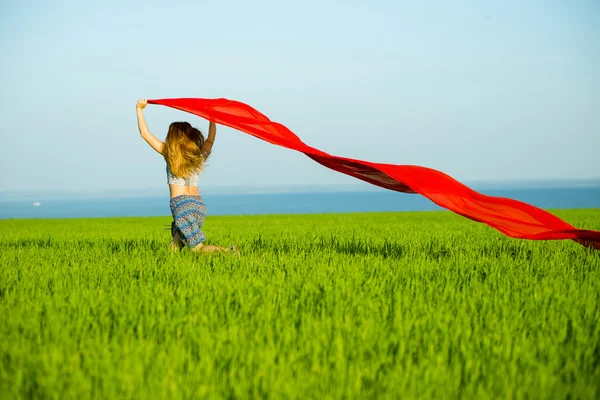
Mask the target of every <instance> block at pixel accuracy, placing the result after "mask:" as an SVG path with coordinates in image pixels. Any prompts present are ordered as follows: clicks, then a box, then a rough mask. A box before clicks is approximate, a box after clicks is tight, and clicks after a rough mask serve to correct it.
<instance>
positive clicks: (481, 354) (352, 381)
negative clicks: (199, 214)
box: [0, 210, 600, 399]
mask: <svg viewBox="0 0 600 400" xmlns="http://www.w3.org/2000/svg"><path fill="white" fill-rule="evenodd" d="M556 214H558V215H559V216H561V217H563V218H565V219H566V220H567V221H569V222H571V223H573V224H574V225H576V226H578V227H582V228H588V229H597V230H600V212H599V210H573V211H560V212H556ZM169 222H170V220H169V218H166V217H165V218H119V219H87V220H28V221H10V220H8V221H0V397H2V398H53V399H66V398H106V399H129V398H131V399H141V398H152V399H179V398H203V397H210V398H213V397H214V398H275V399H281V398H321V397H322V398H423V399H430V398H431V399H434V398H435V399H439V398H450V399H452V398H477V399H485V398H531V399H537V398H559V399H561V398H569V399H593V398H600V324H599V321H600V308H599V306H600V252H597V251H593V250H590V249H587V248H585V247H583V246H581V245H578V244H576V243H574V242H572V241H553V242H552V241H548V242H534V241H525V240H516V239H510V238H506V237H504V236H502V235H501V234H499V233H498V232H496V231H494V230H492V229H491V228H488V227H487V226H485V225H482V224H477V223H474V222H472V221H469V220H466V219H464V218H461V217H458V216H455V215H452V214H450V213H447V212H423V213H378V214H346V215H308V216H302V215H297V216H255V217H209V218H208V219H207V221H206V224H205V231H206V233H207V236H208V238H209V243H210V244H218V245H225V246H229V245H230V244H233V243H236V244H238V245H239V246H240V247H241V249H242V256H241V257H240V258H236V257H235V256H226V255H197V254H193V253H191V252H189V251H184V252H182V253H179V254H173V253H171V252H169V251H168V249H167V243H168V241H169V239H170V234H169V232H168V231H163V230H162V226H163V225H164V224H167V223H169Z"/></svg>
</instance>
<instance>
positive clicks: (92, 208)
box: [0, 186, 600, 219]
mask: <svg viewBox="0 0 600 400" xmlns="http://www.w3.org/2000/svg"><path fill="white" fill-rule="evenodd" d="M477 190H478V191H480V192H481V193H484V194H487V195H492V196H500V197H509V198H512V199H516V200H521V201H524V202H526V203H529V204H532V205H534V206H537V207H540V208H544V209H564V208H600V186H592V187H550V188H541V187H538V188H491V189H487V190H485V189H477ZM203 197H204V200H205V202H206V205H207V209H208V214H209V215H256V214H318V213H348V212H375V211H377V212H382V211H426V210H440V209H441V208H440V207H438V206H437V205H435V204H434V203H432V202H431V201H430V200H428V199H426V198H424V197H423V196H420V195H416V194H404V193H397V192H393V191H388V190H379V189H378V190H369V191H347V190H346V191H339V192H326V191H321V192H315V191H308V192H300V193H290V192H288V193H230V194H210V193H206V194H204V195H203ZM34 203H35V205H34ZM170 213H171V212H170V209H169V196H168V190H167V189H165V190H164V194H162V195H156V194H152V195H143V196H132V195H130V196H123V195H111V196H106V195H85V196H83V195H82V196H76V195H62V196H61V195H31V194H28V195H20V196H19V195H14V194H10V195H6V194H5V193H4V194H0V219H13V218H91V217H130V216H131V217H133V216H168V215H170Z"/></svg>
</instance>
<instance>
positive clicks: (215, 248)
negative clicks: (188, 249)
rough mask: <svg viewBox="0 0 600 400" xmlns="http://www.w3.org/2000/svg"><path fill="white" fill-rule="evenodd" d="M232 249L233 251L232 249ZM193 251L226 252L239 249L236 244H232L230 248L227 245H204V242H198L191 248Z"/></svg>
mask: <svg viewBox="0 0 600 400" xmlns="http://www.w3.org/2000/svg"><path fill="white" fill-rule="evenodd" d="M232 250H233V251H232ZM192 251H194V252H198V253H216V252H226V253H232V252H234V253H236V254H237V253H239V252H240V249H239V248H238V247H237V246H232V247H230V248H227V247H219V246H213V245H205V244H204V243H200V244H198V246H196V247H194V248H193V249H192Z"/></svg>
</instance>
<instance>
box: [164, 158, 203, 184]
mask: <svg viewBox="0 0 600 400" xmlns="http://www.w3.org/2000/svg"><path fill="white" fill-rule="evenodd" d="M199 181H200V170H198V171H195V172H192V173H191V174H190V176H188V177H187V178H182V177H179V176H175V175H174V174H173V172H172V171H171V167H170V166H169V163H167V183H168V184H169V185H177V186H198V182H199Z"/></svg>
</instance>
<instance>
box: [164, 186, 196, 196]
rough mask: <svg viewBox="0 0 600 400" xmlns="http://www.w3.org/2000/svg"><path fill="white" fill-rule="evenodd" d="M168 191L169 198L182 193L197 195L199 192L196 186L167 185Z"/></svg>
mask: <svg viewBox="0 0 600 400" xmlns="http://www.w3.org/2000/svg"><path fill="white" fill-rule="evenodd" d="M169 192H170V193H171V198H173V197H177V196H182V195H189V196H198V195H199V194H200V192H199V191H198V186H179V185H169Z"/></svg>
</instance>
